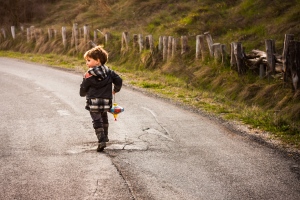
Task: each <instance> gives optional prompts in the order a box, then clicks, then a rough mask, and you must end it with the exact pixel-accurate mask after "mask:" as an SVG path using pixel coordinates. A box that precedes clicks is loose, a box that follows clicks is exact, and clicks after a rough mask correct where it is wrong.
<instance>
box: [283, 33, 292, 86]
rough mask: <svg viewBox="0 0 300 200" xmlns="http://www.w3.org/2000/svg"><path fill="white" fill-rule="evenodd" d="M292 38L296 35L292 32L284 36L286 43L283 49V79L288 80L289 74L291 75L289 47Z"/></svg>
mask: <svg viewBox="0 0 300 200" xmlns="http://www.w3.org/2000/svg"><path fill="white" fill-rule="evenodd" d="M291 40H294V35H292V34H285V36H284V44H283V51H282V69H283V81H284V82H287V81H288V76H289V75H290V73H291V72H290V67H289V66H288V58H287V55H288V47H289V43H290V41H291Z"/></svg>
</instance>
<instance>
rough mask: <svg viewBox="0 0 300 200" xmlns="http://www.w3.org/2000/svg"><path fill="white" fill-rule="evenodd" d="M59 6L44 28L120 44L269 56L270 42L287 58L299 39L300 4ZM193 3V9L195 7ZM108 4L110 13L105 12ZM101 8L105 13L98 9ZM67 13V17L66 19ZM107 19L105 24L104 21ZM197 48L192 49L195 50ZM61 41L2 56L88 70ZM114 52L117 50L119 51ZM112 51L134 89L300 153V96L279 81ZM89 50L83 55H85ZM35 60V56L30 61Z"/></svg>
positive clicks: (186, 59)
mask: <svg viewBox="0 0 300 200" xmlns="http://www.w3.org/2000/svg"><path fill="white" fill-rule="evenodd" d="M80 2H81V3H80ZM80 2H79V1H61V2H60V3H57V4H55V5H52V6H53V7H49V16H48V18H47V19H39V20H37V21H36V23H39V24H40V26H41V27H48V26H49V25H50V24H51V25H53V24H54V23H55V24H56V26H59V27H61V26H62V25H64V26H66V24H65V23H66V22H67V23H69V24H68V25H70V26H71V25H72V22H74V21H76V22H78V23H79V24H85V23H86V22H89V24H90V25H91V27H93V28H99V29H101V30H102V31H109V32H111V33H112V34H113V35H115V36H116V37H117V38H118V37H119V36H120V33H121V32H122V31H129V32H130V33H141V34H145V35H146V34H153V36H154V38H155V37H156V38H157V37H158V36H159V35H173V36H180V35H190V37H191V38H192V37H194V36H195V35H196V34H202V33H203V32H206V31H210V32H211V34H212V35H213V38H214V41H216V42H221V43H224V44H226V45H227V49H229V43H231V42H233V41H241V42H242V43H243V46H244V47H246V51H247V49H248V50H251V49H254V48H258V49H261V50H264V40H265V39H270V38H272V39H275V40H276V45H277V51H278V52H280V51H282V48H283V46H282V43H283V37H284V34H286V33H292V34H295V38H299V35H300V27H299V25H297V24H298V20H297V19H298V18H297V16H298V15H297V13H298V11H297V10H299V9H300V3H299V1H297V0H295V1H291V2H284V3H282V2H280V3H279V2H278V1H264V2H262V1H255V2H253V1H250V0H246V1H241V2H240V1H232V0H231V1H229V0H228V1H212V0H203V1H201V2H198V1H175V0H169V1H166V2H164V3H160V1H157V0H149V1H146V2H137V1H133V0H132V1H125V0H120V1H106V2H107V3H108V4H105V2H104V1H97V6H98V7H97V6H95V5H96V3H93V2H92V1H85V2H84V3H82V1H80ZM191 2H192V3H191ZM104 4H105V5H104ZM99 7H100V8H101V9H99ZM66 9H68V12H65V13H64V14H63V15H62V14H61V13H62V12H64V11H65V10H66ZM103 19H105V20H103ZM191 45H194V44H191ZM58 46H59V41H52V42H47V43H45V44H39V46H38V48H37V45H35V46H34V45H33V44H25V45H17V44H15V42H7V43H6V44H5V45H3V44H2V45H0V47H1V49H5V50H7V49H12V50H15V51H21V52H26V54H24V53H22V54H20V53H12V52H1V54H0V55H1V56H8V57H16V58H18V59H25V60H30V61H33V62H39V63H43V64H48V65H54V66H59V67H66V68H73V69H75V70H84V69H82V67H83V66H84V61H83V60H82V58H81V55H82V53H76V52H75V51H74V49H68V50H64V49H62V48H59V47H58ZM116 46H117V47H116ZM116 46H115V48H108V49H109V51H110V53H111V58H110V62H109V64H111V66H113V69H114V70H116V71H118V72H120V73H121V74H122V76H123V78H124V79H125V80H126V81H127V82H128V83H130V84H132V85H135V86H138V87H141V88H146V89H147V90H149V91H151V92H155V93H158V94H160V95H162V96H164V97H166V98H171V99H174V100H176V101H179V102H182V103H184V104H188V105H190V106H193V107H195V108H199V109H202V110H204V111H206V112H208V113H213V114H215V115H216V116H218V117H222V118H224V119H227V120H237V121H240V122H242V123H245V124H249V125H251V126H252V127H254V128H259V129H261V130H265V131H269V132H271V133H272V137H275V138H277V139H280V140H281V141H283V142H284V143H286V144H290V145H293V146H295V147H296V148H300V144H299V139H300V133H299V131H300V126H299V124H300V104H299V101H300V95H299V93H295V92H294V91H292V90H291V87H290V85H287V84H284V83H283V81H282V80H278V79H263V80H261V79H259V77H258V76H257V74H256V73H254V72H253V71H249V72H248V73H247V74H246V75H243V76H238V75H237V73H236V71H234V70H233V69H231V67H230V66H229V63H228V62H226V63H225V64H224V65H222V66H221V65H220V64H218V63H216V62H214V61H213V60H211V59H207V60H205V61H203V62H202V61H195V60H194V50H192V49H193V48H191V51H190V52H189V53H188V54H186V55H184V56H183V57H181V58H175V59H173V60H172V61H168V62H165V63H163V62H161V60H160V58H159V57H158V56H156V57H151V56H150V52H147V51H146V52H143V53H142V54H137V53H136V52H130V53H127V54H126V55H125V56H124V55H123V56H122V55H121V54H120V52H119V50H116V49H120V48H119V46H118V45H116ZM83 49H84V47H83ZM29 52H33V53H29Z"/></svg>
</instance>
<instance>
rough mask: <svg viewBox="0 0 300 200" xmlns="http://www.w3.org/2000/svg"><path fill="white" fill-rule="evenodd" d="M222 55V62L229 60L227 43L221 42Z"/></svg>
mask: <svg viewBox="0 0 300 200" xmlns="http://www.w3.org/2000/svg"><path fill="white" fill-rule="evenodd" d="M221 55H222V61H221V63H222V64H224V63H225V61H226V60H227V59H226V57H227V53H226V45H225V44H221Z"/></svg>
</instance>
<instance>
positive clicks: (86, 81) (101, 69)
mask: <svg viewBox="0 0 300 200" xmlns="http://www.w3.org/2000/svg"><path fill="white" fill-rule="evenodd" d="M87 73H88V74H87V75H86V76H85V78H83V80H82V83H81V85H80V91H79V94H80V96H82V97H84V96H85V97H86V100H87V101H86V107H85V108H86V109H87V110H89V111H91V112H105V111H109V110H110V108H111V106H112V90H114V91H115V92H119V91H120V90H121V87H122V78H121V77H120V76H119V75H118V74H117V73H116V72H114V71H113V70H111V69H109V68H108V67H106V66H98V67H95V68H91V69H89V70H88V72H87Z"/></svg>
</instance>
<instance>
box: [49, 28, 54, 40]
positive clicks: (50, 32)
mask: <svg viewBox="0 0 300 200" xmlns="http://www.w3.org/2000/svg"><path fill="white" fill-rule="evenodd" d="M52 32H53V29H51V28H48V40H51V39H52Z"/></svg>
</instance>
